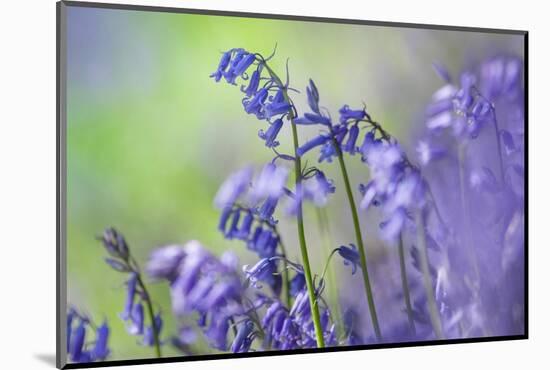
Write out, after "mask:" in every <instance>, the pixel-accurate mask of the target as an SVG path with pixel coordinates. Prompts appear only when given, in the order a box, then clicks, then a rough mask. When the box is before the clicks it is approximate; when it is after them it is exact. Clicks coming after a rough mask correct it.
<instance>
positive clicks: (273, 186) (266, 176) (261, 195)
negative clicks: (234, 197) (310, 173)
mask: <svg viewBox="0 0 550 370" xmlns="http://www.w3.org/2000/svg"><path fill="white" fill-rule="evenodd" d="M287 178H288V170H287V169H286V168H285V167H282V166H277V165H275V164H273V163H267V164H266V165H265V166H264V167H263V168H262V171H261V172H260V174H259V175H258V177H257V178H256V179H255V181H254V184H253V186H252V189H251V191H250V192H249V194H248V196H249V198H250V201H251V202H252V203H256V202H258V201H259V200H262V199H265V198H273V199H278V198H279V197H280V196H281V195H283V193H284V188H285V185H286V181H287Z"/></svg>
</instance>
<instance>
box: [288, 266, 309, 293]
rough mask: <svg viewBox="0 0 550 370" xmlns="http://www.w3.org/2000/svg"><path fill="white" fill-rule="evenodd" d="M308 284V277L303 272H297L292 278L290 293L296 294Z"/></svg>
mask: <svg viewBox="0 0 550 370" xmlns="http://www.w3.org/2000/svg"><path fill="white" fill-rule="evenodd" d="M305 286H306V279H305V277H304V274H303V273H300V272H297V273H296V275H294V277H293V278H292V280H290V295H292V296H295V295H296V294H298V292H299V291H301V290H302V289H304V288H305Z"/></svg>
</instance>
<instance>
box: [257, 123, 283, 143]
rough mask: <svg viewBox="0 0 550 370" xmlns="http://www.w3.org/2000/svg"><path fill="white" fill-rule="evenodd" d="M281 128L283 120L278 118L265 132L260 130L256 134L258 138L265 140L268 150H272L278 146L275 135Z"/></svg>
mask: <svg viewBox="0 0 550 370" xmlns="http://www.w3.org/2000/svg"><path fill="white" fill-rule="evenodd" d="M281 127H283V120H282V119H280V118H277V119H276V120H275V121H274V122H273V123H272V124H271V125H270V126H269V128H268V129H267V131H266V132H264V131H263V130H260V132H259V133H258V136H259V137H260V138H261V139H263V140H265V146H266V147H268V148H274V147H276V146H278V145H279V142H278V141H277V140H276V139H277V135H278V134H279V131H281Z"/></svg>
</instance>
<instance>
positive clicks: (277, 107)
mask: <svg viewBox="0 0 550 370" xmlns="http://www.w3.org/2000/svg"><path fill="white" fill-rule="evenodd" d="M290 109H291V105H290V104H289V103H288V102H287V101H286V100H285V98H284V94H283V90H282V89H279V90H278V91H277V93H276V94H275V96H274V97H273V99H272V100H271V102H270V103H269V104H266V106H265V116H266V118H268V119H270V118H271V117H273V116H276V115H280V114H286V113H288V112H289V111H290Z"/></svg>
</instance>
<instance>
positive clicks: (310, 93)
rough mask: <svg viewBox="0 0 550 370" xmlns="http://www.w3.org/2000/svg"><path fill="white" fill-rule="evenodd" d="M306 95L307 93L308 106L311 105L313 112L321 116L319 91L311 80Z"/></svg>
mask: <svg viewBox="0 0 550 370" xmlns="http://www.w3.org/2000/svg"><path fill="white" fill-rule="evenodd" d="M306 93H307V104H308V105H309V108H310V109H311V110H312V111H313V112H315V113H318V114H320V112H319V91H318V90H317V86H315V83H314V82H313V80H312V79H311V78H310V79H309V86H308V87H306Z"/></svg>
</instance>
